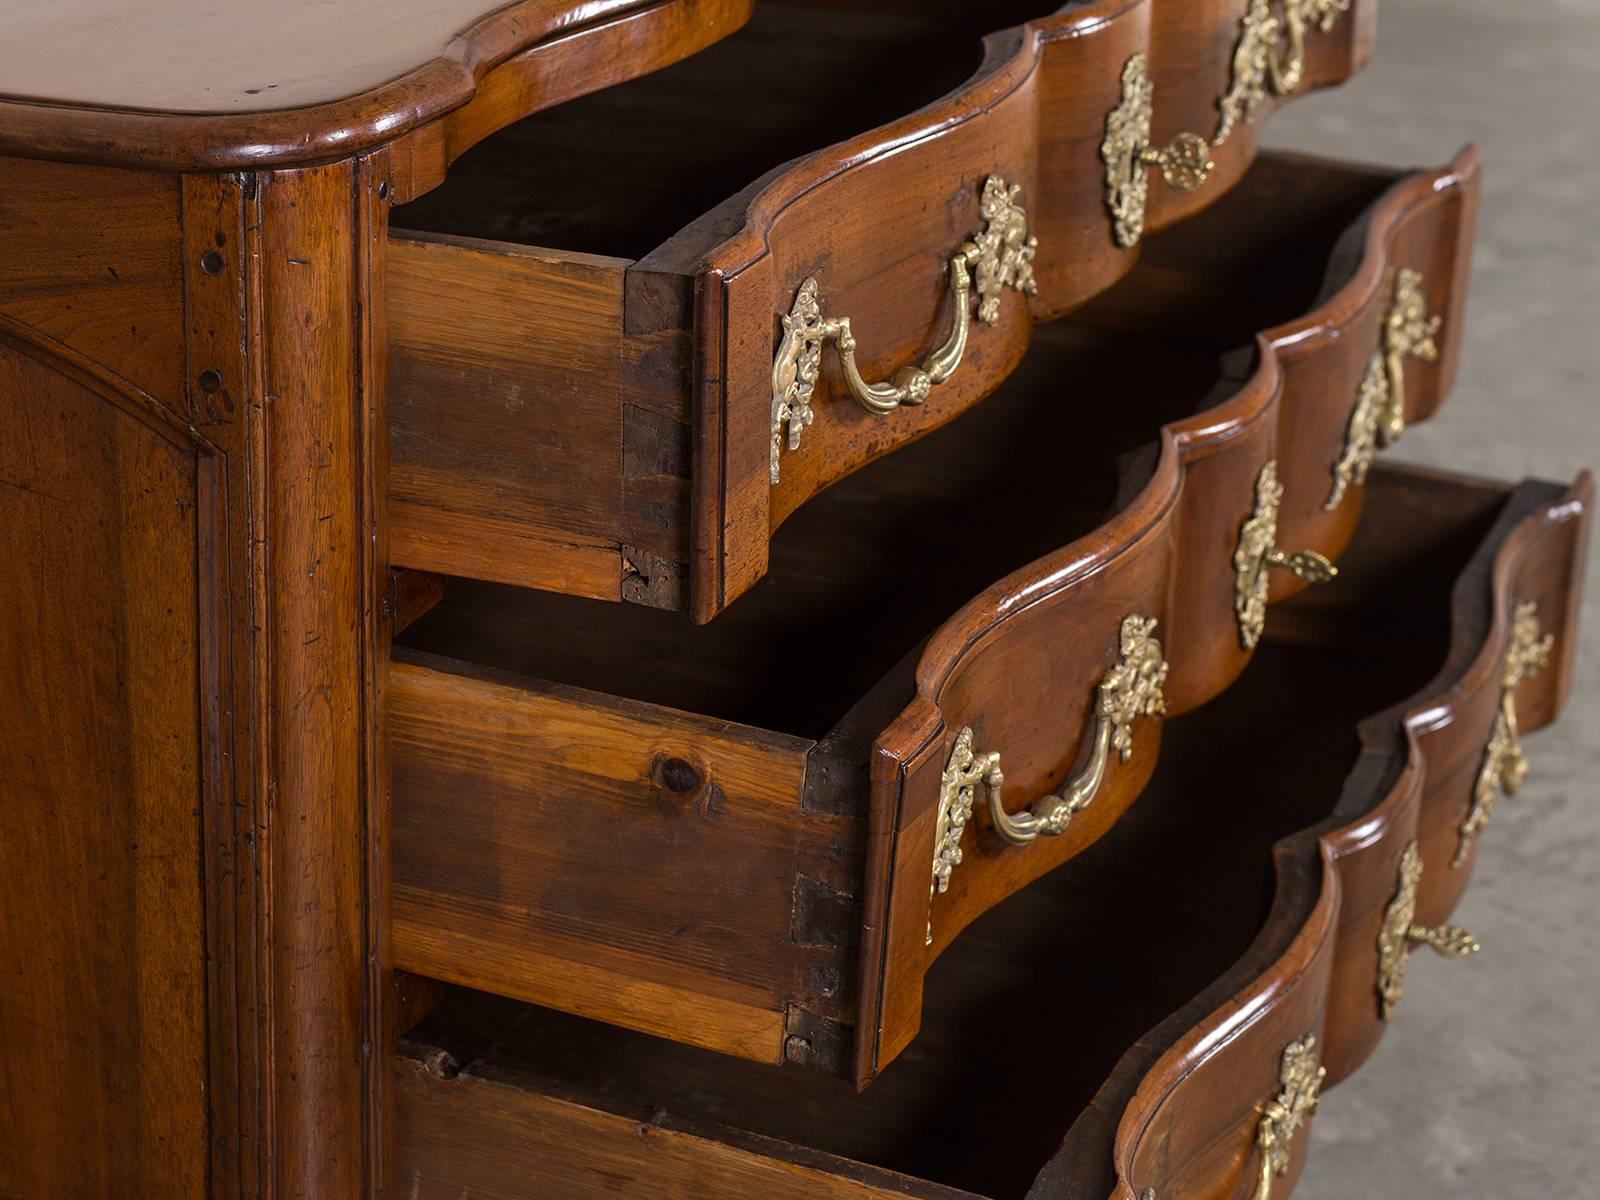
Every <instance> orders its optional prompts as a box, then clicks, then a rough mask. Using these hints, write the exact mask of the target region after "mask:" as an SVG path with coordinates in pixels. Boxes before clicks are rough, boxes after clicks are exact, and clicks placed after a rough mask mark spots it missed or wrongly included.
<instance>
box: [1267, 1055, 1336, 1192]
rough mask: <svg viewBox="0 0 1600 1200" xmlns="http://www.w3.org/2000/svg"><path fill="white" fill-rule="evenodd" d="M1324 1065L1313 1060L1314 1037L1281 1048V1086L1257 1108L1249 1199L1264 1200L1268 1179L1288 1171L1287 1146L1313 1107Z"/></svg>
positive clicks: (1324, 1071) (1270, 1181) (1324, 1072)
mask: <svg viewBox="0 0 1600 1200" xmlns="http://www.w3.org/2000/svg"><path fill="white" fill-rule="evenodd" d="M1327 1073H1328V1072H1327V1068H1325V1067H1324V1066H1322V1064H1321V1063H1320V1062H1319V1061H1318V1059H1317V1039H1316V1038H1314V1037H1305V1038H1302V1039H1301V1040H1300V1041H1298V1042H1290V1043H1289V1044H1288V1046H1286V1047H1285V1048H1284V1051H1283V1058H1282V1059H1281V1060H1280V1063H1279V1067H1278V1081H1279V1083H1281V1084H1282V1085H1283V1086H1282V1088H1281V1090H1280V1091H1279V1092H1278V1094H1277V1096H1276V1097H1275V1098H1273V1099H1272V1100H1270V1101H1268V1102H1267V1106H1266V1107H1265V1108H1264V1109H1262V1110H1261V1120H1260V1121H1259V1122H1258V1123H1257V1125H1256V1148H1257V1149H1258V1150H1260V1151H1261V1174H1260V1177H1259V1178H1258V1179H1257V1180H1256V1190H1255V1193H1254V1194H1253V1196H1252V1198H1251V1200H1268V1198H1269V1197H1270V1196H1271V1195H1272V1181H1273V1179H1274V1178H1276V1177H1277V1176H1279V1175H1283V1174H1286V1173H1287V1172H1288V1170H1289V1148H1290V1144H1291V1143H1292V1142H1293V1141H1294V1135H1295V1134H1296V1133H1298V1132H1299V1130H1300V1126H1301V1125H1302V1124H1304V1123H1305V1119H1306V1118H1307V1117H1308V1116H1310V1115H1311V1114H1312V1113H1313V1112H1315V1111H1316V1108H1317V1099H1318V1096H1319V1094H1320V1093H1321V1091H1322V1079H1323V1076H1325V1075H1326V1074H1327Z"/></svg>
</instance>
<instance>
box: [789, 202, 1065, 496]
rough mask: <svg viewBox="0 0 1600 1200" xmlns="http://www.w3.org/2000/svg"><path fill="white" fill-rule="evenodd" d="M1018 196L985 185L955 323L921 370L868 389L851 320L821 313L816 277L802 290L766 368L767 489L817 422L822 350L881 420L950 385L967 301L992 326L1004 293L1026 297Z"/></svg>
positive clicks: (965, 248) (1028, 256)
mask: <svg viewBox="0 0 1600 1200" xmlns="http://www.w3.org/2000/svg"><path fill="white" fill-rule="evenodd" d="M1020 191H1021V188H1020V187H1019V186H1016V185H1010V184H1007V183H1006V181H1005V180H1003V179H1001V178H999V177H998V176H994V175H991V176H990V177H989V178H988V179H986V180H984V184H983V193H982V197H981V199H980V200H979V204H978V211H979V213H980V215H981V216H982V217H983V219H984V221H985V227H984V230H983V232H982V233H979V234H977V235H976V236H974V237H973V239H972V240H971V241H969V242H965V243H963V244H962V246H961V248H960V249H958V250H957V251H956V254H955V257H954V258H952V259H951V260H950V262H949V267H948V270H949V275H950V294H951V297H952V299H953V300H954V307H955V323H954V325H953V326H952V328H951V330H950V336H949V338H948V339H946V341H945V343H944V345H942V346H940V347H939V348H938V349H937V350H935V351H933V353H931V354H930V355H928V357H927V359H925V360H924V361H923V363H922V365H920V366H914V367H912V366H908V367H901V368H900V369H899V370H898V371H896V372H895V373H894V375H893V376H891V377H890V379H889V382H887V383H868V382H867V381H866V380H864V379H863V378H862V377H861V372H860V370H859V369H858V368H857V366H856V339H855V335H854V333H852V332H851V329H850V318H849V317H828V316H824V315H823V312H822V300H821V297H820V296H819V295H818V290H817V280H816V277H815V276H812V277H810V278H807V279H806V281H805V282H804V283H802V284H801V285H800V291H799V292H798V293H797V294H796V296H795V301H794V307H792V308H791V309H790V310H789V312H788V313H787V314H786V315H785V316H784V317H783V338H782V340H781V341H780V342H779V344H778V353H777V357H776V358H774V359H773V363H772V482H773V483H774V484H776V483H777V482H778V459H779V457H780V456H781V455H782V453H783V447H784V444H785V442H786V441H787V444H788V448H789V449H790V450H798V449H799V448H800V435H801V434H802V433H803V432H804V431H805V429H806V427H807V426H808V425H810V424H811V423H812V422H813V421H814V420H815V419H816V412H815V410H813V409H812V407H811V397H812V395H813V394H814V393H815V392H816V387H817V379H818V378H819V376H820V375H821V371H822V347H823V345H824V344H825V343H827V342H832V343H833V344H834V347H835V349H836V350H837V351H838V354H839V366H840V368H841V370H842V371H843V374H844V382H845V387H846V388H847V389H848V390H849V392H850V394H851V395H852V396H853V397H855V399H856V402H857V403H858V404H860V405H861V407H862V408H864V409H866V410H867V411H868V412H870V413H876V414H878V415H880V416H881V415H883V414H885V413H890V412H893V411H894V410H895V409H897V408H899V407H900V406H901V405H903V404H921V403H922V402H923V401H924V400H926V399H927V398H928V393H929V392H930V391H931V390H932V389H933V388H934V387H936V386H937V385H939V384H941V383H943V382H944V381H945V380H947V379H949V378H950V376H951V375H953V374H954V373H955V370H956V368H957V367H959V366H960V365H961V357H962V355H963V354H964V353H965V352H966V348H967V335H968V333H969V331H970V329H971V322H972V312H971V310H972V303H971V297H972V293H973V292H974V291H976V292H977V293H978V320H980V321H982V322H983V323H984V324H985V325H993V324H994V323H995V322H996V321H998V320H999V319H1000V298H1001V294H1002V293H1003V292H1004V290H1005V289H1006V288H1011V289H1013V290H1015V291H1018V292H1023V293H1026V294H1027V295H1030V296H1031V295H1032V294H1033V293H1034V292H1035V290H1036V287H1035V284H1034V280H1033V258H1034V253H1035V251H1036V250H1037V248H1038V240H1037V239H1036V238H1034V237H1032V236H1030V235H1029V233H1028V215H1027V213H1026V212H1025V211H1024V210H1023V209H1022V207H1021V206H1020V205H1019V204H1018V203H1017V195H1018V193H1019V192H1020Z"/></svg>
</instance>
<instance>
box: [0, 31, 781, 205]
mask: <svg viewBox="0 0 1600 1200" xmlns="http://www.w3.org/2000/svg"><path fill="white" fill-rule="evenodd" d="M749 8H750V4H749V0H589V2H586V3H577V2H575V0H517V2H515V3H511V4H506V5H496V4H493V3H486V2H485V0H445V2H444V3H443V4H438V3H433V2H432V0H404V2H403V3H402V4H401V5H400V6H398V7H397V6H395V5H393V4H387V5H383V6H378V5H376V4H373V3H371V0H366V2H363V3H356V4H339V5H329V4H322V3H317V2H316V0H289V3H288V5H287V6H286V7H284V8H276V9H271V10H267V9H256V8H250V7H241V6H236V5H224V6H216V5H212V6H205V5H198V6H197V5H195V4H192V3H188V2H187V0H161V2H160V3H155V4H150V5H143V6H138V7H135V8H129V7H128V6H127V5H125V4H121V3H117V0H72V2H71V3H70V4H66V5H60V4H53V3H48V2H41V0H23V2H22V3H21V4H20V6H19V5H16V4H13V5H10V6H8V7H7V9H6V10H5V12H3V13H0V44H3V45H4V46H5V51H4V53H5V58H4V59H3V67H0V74H3V77H4V78H5V80H6V87H7V93H8V95H7V96H6V97H5V98H3V99H0V112H3V113H4V120H3V121H0V152H4V153H16V154H20V155H25V156H37V157H44V158H56V159H72V160H79V161H88V162H99V163H108V164H120V165H139V166H147V167H151V168H154V169H158V170H165V171H202V172H203V171H225V170H234V169H240V168H243V169H253V168H263V167H273V166H284V165H293V164H306V163H313V162H318V161H326V160H332V159H337V158H340V157H344V156H349V155H354V154H360V153H363V152H366V151H371V150H374V149H377V148H378V147H380V146H383V145H385V144H386V143H389V142H391V141H393V140H395V139H397V138H403V136H404V135H406V134H408V133H410V132H412V131H413V130H423V129H427V130H429V132H428V133H427V134H426V137H425V139H424V140H425V142H426V147H425V149H424V150H422V151H421V152H420V153H419V152H418V150H417V148H416V147H415V146H411V145H408V146H406V148H405V153H404V154H403V156H402V163H401V164H400V165H401V166H402V168H403V170H404V178H405V179H406V181H407V183H408V185H410V186H425V185H421V184H420V183H418V184H412V183H411V179H412V175H413V173H414V172H416V171H417V170H418V169H419V168H418V159H419V158H420V159H421V160H422V165H421V167H420V170H421V171H422V172H423V173H424V174H426V173H428V172H433V173H437V172H439V171H441V170H442V169H443V166H444V165H445V163H446V162H447V161H448V158H447V157H445V154H444V150H445V147H446V146H447V145H449V146H450V148H451V150H453V152H455V153H459V151H460V150H461V149H464V148H465V146H466V145H469V144H470V142H471V139H472V138H474V137H478V136H482V135H483V134H485V133H487V132H489V130H491V129H493V128H496V127H497V126H498V125H501V124H504V123H506V122H507V121H511V120H515V119H516V118H517V117H519V116H525V115H527V114H528V113H531V112H534V111H536V110H537V109H538V108H540V107H542V106H544V105H548V104H554V103H558V102H559V101H561V100H563V99H566V98H568V97H570V96H572V95H574V94H577V93H580V92H582V91H584V90H586V89H587V88H592V87H603V86H605V85H606V84H607V83H614V82H616V81H617V80H619V79H623V78H627V77H629V76H630V75H631V74H634V73H637V72H639V71H648V70H651V69H654V68H655V67H658V66H661V65H663V64H665V63H668V62H672V61H675V60H676V59H678V58H681V57H682V56H683V55H685V54H688V53H691V52H692V51H694V50H695V49H698V48H699V47H701V46H703V45H705V44H706V43H707V42H709V41H712V40H715V39H716V38H717V37H720V36H722V35H725V34H726V33H728V32H729V31H731V30H732V29H734V28H736V27H737V26H738V25H739V23H740V22H742V21H743V20H744V18H745V17H746V16H747V15H748V13H749ZM619 52H620V53H619ZM130 64H131V65H130ZM134 68H137V69H134ZM441 119H444V121H445V122H446V124H445V126H444V127H443V129H442V131H443V132H444V133H445V137H444V138H441V137H440V136H439V133H440V131H441V125H440V122H441Z"/></svg>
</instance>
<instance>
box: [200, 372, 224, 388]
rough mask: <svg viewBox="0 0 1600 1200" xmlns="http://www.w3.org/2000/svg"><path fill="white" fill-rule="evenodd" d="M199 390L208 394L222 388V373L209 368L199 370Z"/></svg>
mask: <svg viewBox="0 0 1600 1200" xmlns="http://www.w3.org/2000/svg"><path fill="white" fill-rule="evenodd" d="M200 390H201V391H202V392H205V393H206V394H207V395H210V394H211V393H212V392H219V391H221V390H222V373H221V372H220V371H213V370H210V369H209V368H208V369H207V370H204V371H201V372H200Z"/></svg>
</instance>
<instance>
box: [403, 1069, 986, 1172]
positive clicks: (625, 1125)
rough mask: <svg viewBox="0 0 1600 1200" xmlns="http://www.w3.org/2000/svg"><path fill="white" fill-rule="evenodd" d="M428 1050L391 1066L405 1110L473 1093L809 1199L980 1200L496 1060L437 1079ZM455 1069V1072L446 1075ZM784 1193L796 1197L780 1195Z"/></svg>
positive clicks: (484, 1104) (491, 1106)
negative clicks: (783, 1176) (783, 1185)
mask: <svg viewBox="0 0 1600 1200" xmlns="http://www.w3.org/2000/svg"><path fill="white" fill-rule="evenodd" d="M432 1051H433V1048H432V1047H430V1046H428V1045H426V1044H424V1043H421V1042H414V1041H407V1040H402V1042H401V1044H400V1048H399V1053H398V1055H397V1058H396V1066H395V1074H396V1076H397V1079H398V1086H397V1091H398V1093H399V1098H400V1102H401V1104H402V1105H404V1104H405V1103H406V1102H407V1101H408V1100H409V1099H411V1098H412V1097H421V1096H422V1095H423V1094H424V1093H429V1092H436V1091H437V1090H438V1089H445V1088H450V1089H458V1090H459V1091H460V1092H461V1093H463V1094H465V1093H469V1092H470V1093H476V1094H475V1095H473V1096H472V1097H471V1103H474V1104H478V1105H480V1106H481V1107H480V1111H482V1112H485V1113H489V1112H494V1113H504V1112H508V1111H517V1110H525V1111H528V1112H536V1111H540V1110H543V1111H544V1112H547V1113H550V1114H558V1113H559V1112H560V1111H561V1110H568V1111H571V1110H584V1111H586V1112H587V1113H589V1114H591V1115H593V1116H594V1117H598V1118H599V1119H601V1120H602V1121H605V1122H607V1123H612V1122H614V1129H615V1134H616V1136H617V1137H618V1138H626V1139H628V1140H630V1141H633V1140H636V1139H639V1138H646V1139H664V1140H665V1141H666V1142H667V1143H668V1144H669V1146H677V1145H682V1146H684V1147H685V1150H684V1151H680V1152H678V1155H679V1157H681V1158H689V1157H692V1158H693V1159H695V1160H696V1161H701V1162H704V1163H706V1164H708V1165H716V1166H722V1167H724V1168H732V1169H735V1170H737V1169H738V1167H739V1166H740V1164H748V1166H749V1167H752V1168H755V1169H757V1170H769V1171H770V1170H776V1171H780V1172H781V1171H788V1172H792V1173H793V1174H794V1175H795V1176H797V1179H796V1182H797V1184H803V1183H804V1182H805V1181H806V1180H808V1179H809V1180H811V1181H812V1184H811V1187H808V1188H804V1189H803V1194H806V1195H811V1194H815V1195H817V1196H830V1197H839V1198H840V1200H844V1198H846V1197H850V1198H854V1200H872V1198H875V1197H882V1198H883V1200H894V1198H911V1200H983V1198H982V1197H979V1196H976V1195H974V1194H973V1193H971V1192H964V1191H960V1190H958V1189H955V1188H949V1187H944V1186H942V1185H940V1184H937V1183H932V1182H930V1181H928V1180H924V1179H918V1178H915V1177H914V1176H910V1175H902V1174H899V1173H897V1172H895V1171H890V1170H887V1169H885V1168H882V1167H875V1166H871V1165H868V1164H866V1163H860V1162H856V1161H855V1160H853V1159H848V1158H841V1157H838V1156H836V1155H832V1154H828V1153H826V1152H824V1151H820V1150H812V1149H809V1148H807V1147H804V1146H797V1145H795V1144H793V1143H791V1142H785V1141H782V1140H780V1139H777V1138H769V1137H764V1136H762V1135H760V1134H755V1133H750V1132H748V1131H745V1130H741V1129H736V1128H733V1127H731V1126H726V1125H719V1124H715V1123H712V1122H702V1121H696V1120H692V1119H688V1118H684V1117H679V1116H677V1115H675V1114H673V1113H670V1112H666V1111H663V1110H661V1109H656V1108H652V1107H650V1106H649V1105H646V1104H642V1103H640V1104H629V1103H628V1102H626V1101H620V1100H617V1099H615V1098H613V1097H609V1096H604V1095H600V1094H598V1093H592V1092H589V1091H587V1090H585V1089H582V1088H577V1087H573V1086H572V1085H569V1084H565V1083H562V1082H558V1081H556V1080H552V1079H548V1078H544V1077H541V1076H536V1075H532V1074H529V1073H526V1072H523V1071H520V1070H515V1069H511V1068H507V1067H503V1066H500V1065H498V1064H496V1063H493V1062H481V1063H480V1062H469V1063H467V1064H464V1065H460V1064H453V1063H451V1064H444V1065H445V1073H441V1072H440V1071H438V1070H434V1069H430V1065H429V1064H430V1062H431V1061H433V1058H432ZM457 1065H459V1066H460V1069H459V1070H457V1071H455V1072H454V1073H453V1074H451V1073H449V1071H450V1068H452V1067H455V1066H457ZM690 1147H692V1149H690ZM670 1152H671V1151H669V1153H670ZM813 1189H814V1190H813ZM783 1194H784V1195H786V1196H788V1195H791V1194H795V1193H791V1192H790V1191H788V1190H785V1191H784V1193H783Z"/></svg>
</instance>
